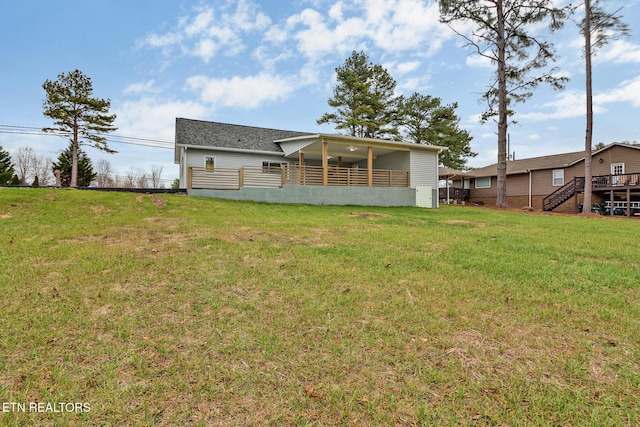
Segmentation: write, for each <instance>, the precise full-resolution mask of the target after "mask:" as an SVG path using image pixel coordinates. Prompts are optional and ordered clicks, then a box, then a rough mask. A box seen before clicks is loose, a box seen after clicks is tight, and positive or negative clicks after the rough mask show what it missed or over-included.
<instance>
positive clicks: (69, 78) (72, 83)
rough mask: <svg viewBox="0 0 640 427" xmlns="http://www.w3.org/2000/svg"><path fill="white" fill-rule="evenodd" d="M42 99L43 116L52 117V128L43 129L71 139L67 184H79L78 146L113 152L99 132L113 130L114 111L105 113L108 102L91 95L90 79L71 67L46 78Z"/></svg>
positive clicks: (108, 105)
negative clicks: (70, 69)
mask: <svg viewBox="0 0 640 427" xmlns="http://www.w3.org/2000/svg"><path fill="white" fill-rule="evenodd" d="M42 87H43V89H44V90H45V92H46V98H45V100H44V102H43V108H44V115H45V116H47V117H49V118H51V119H53V121H54V125H55V126H54V127H52V128H45V129H43V131H45V132H52V133H56V134H58V135H65V136H68V138H69V140H70V141H71V177H70V181H69V185H70V186H71V187H76V186H78V185H81V184H80V182H79V179H78V173H79V163H78V162H79V158H78V150H79V148H80V145H89V146H91V147H94V148H97V149H99V150H103V151H106V152H107V153H115V151H114V150H112V149H110V148H109V147H108V145H107V142H106V139H105V137H104V136H103V134H105V133H108V132H113V131H115V130H116V128H115V127H113V122H114V120H115V119H116V115H115V114H109V108H110V107H111V101H110V100H108V99H106V100H105V99H99V98H92V97H91V95H92V94H93V84H92V82H91V79H90V78H89V77H87V76H85V75H84V74H83V73H82V72H81V71H79V70H75V71H72V72H69V73H66V74H65V73H62V74H59V75H58V80H56V81H54V82H53V81H50V80H46V81H45V82H44V84H43V85H42Z"/></svg>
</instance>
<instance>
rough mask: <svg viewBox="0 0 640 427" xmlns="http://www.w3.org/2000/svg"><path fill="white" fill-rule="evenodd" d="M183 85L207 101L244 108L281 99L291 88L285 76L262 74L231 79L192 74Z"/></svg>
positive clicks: (213, 103) (217, 104)
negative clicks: (185, 84)
mask: <svg viewBox="0 0 640 427" xmlns="http://www.w3.org/2000/svg"><path fill="white" fill-rule="evenodd" d="M187 86H188V88H189V89H191V90H193V91H196V92H199V94H200V99H201V100H202V101H203V102H206V103H208V104H212V105H214V106H224V107H238V108H248V109H251V108H257V107H259V106H260V105H262V104H264V103H268V102H272V101H276V100H282V99H285V98H287V96H288V95H289V94H290V93H291V92H292V91H293V90H294V86H293V85H292V84H291V83H290V82H289V81H287V80H286V79H285V78H283V77H280V76H277V75H269V74H264V73H263V74H258V75H256V76H249V77H237V76H236V77H232V78H209V77H207V76H202V75H199V76H193V77H190V78H189V79H187Z"/></svg>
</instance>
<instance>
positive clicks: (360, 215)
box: [349, 212, 389, 218]
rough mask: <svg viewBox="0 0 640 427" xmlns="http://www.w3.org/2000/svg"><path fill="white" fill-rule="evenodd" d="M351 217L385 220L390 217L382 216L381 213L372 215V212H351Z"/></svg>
mask: <svg viewBox="0 0 640 427" xmlns="http://www.w3.org/2000/svg"><path fill="white" fill-rule="evenodd" d="M349 216H353V217H356V218H383V217H388V216H389V215H385V214H380V213H371V212H362V213H355V212H350V213H349Z"/></svg>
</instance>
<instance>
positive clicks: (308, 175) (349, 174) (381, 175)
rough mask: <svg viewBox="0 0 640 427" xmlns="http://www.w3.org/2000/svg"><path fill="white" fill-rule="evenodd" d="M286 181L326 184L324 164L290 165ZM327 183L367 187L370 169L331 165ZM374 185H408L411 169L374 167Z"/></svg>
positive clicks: (372, 175)
mask: <svg viewBox="0 0 640 427" xmlns="http://www.w3.org/2000/svg"><path fill="white" fill-rule="evenodd" d="M284 171H285V183H286V184H298V185H324V170H323V168H322V166H304V165H288V166H285V167H284ZM327 185H330V186H348V187H366V186H368V185H369V170H368V169H359V168H340V167H337V166H329V168H328V169H327ZM371 186H372V187H408V186H409V171H405V170H385V169H373V170H372V171H371Z"/></svg>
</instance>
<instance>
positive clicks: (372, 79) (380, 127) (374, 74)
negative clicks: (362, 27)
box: [317, 51, 399, 139]
mask: <svg viewBox="0 0 640 427" xmlns="http://www.w3.org/2000/svg"><path fill="white" fill-rule="evenodd" d="M336 78H337V81H338V84H337V85H336V87H334V89H333V98H330V99H329V100H328V103H329V106H330V107H333V108H334V109H335V112H333V113H325V114H323V115H322V117H321V118H320V119H318V120H317V122H318V124H323V123H335V124H336V129H338V130H346V131H347V132H348V134H349V135H351V136H357V137H362V138H385V139H397V137H398V126H397V122H396V120H397V103H398V100H399V98H398V97H396V96H395V95H394V91H395V88H396V81H395V80H394V79H393V78H392V77H391V75H390V74H389V72H388V71H387V70H386V69H385V68H384V67H382V66H381V65H378V64H373V63H372V62H371V61H369V57H368V56H367V55H366V54H365V53H364V52H356V51H353V52H352V54H351V56H350V57H349V58H347V60H346V61H345V63H344V64H343V65H342V66H340V67H338V68H336Z"/></svg>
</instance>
